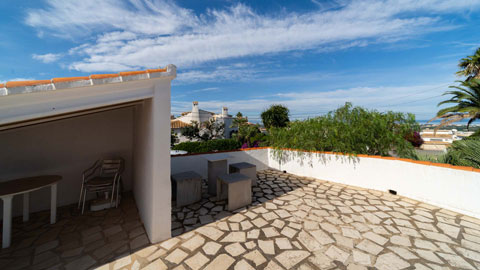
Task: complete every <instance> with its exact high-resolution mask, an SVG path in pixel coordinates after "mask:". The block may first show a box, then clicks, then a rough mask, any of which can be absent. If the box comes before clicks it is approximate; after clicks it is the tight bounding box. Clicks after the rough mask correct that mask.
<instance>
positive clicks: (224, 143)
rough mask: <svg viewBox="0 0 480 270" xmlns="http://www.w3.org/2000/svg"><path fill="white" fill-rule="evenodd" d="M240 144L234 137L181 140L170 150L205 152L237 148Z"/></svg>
mask: <svg viewBox="0 0 480 270" xmlns="http://www.w3.org/2000/svg"><path fill="white" fill-rule="evenodd" d="M241 146H242V145H241V143H240V142H238V141H237V140H234V139H219V140H210V141H204V142H182V143H179V144H177V145H175V146H174V147H173V148H172V150H184V151H187V152H188V153H206V152H213V151H228V150H237V149H239V148H240V147H241Z"/></svg>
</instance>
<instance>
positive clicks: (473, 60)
mask: <svg viewBox="0 0 480 270" xmlns="http://www.w3.org/2000/svg"><path fill="white" fill-rule="evenodd" d="M458 66H459V67H460V70H459V71H457V75H459V76H465V77H467V79H466V81H469V80H471V79H473V78H477V79H480V48H478V49H477V50H476V51H475V54H473V55H470V56H467V57H465V58H462V59H461V60H460V63H459V64H458Z"/></svg>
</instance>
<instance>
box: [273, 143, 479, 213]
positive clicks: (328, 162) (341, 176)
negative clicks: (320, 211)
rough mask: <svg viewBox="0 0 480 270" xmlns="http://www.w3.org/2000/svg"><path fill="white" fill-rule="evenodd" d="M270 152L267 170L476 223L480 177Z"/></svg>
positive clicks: (410, 164) (408, 164)
mask: <svg viewBox="0 0 480 270" xmlns="http://www.w3.org/2000/svg"><path fill="white" fill-rule="evenodd" d="M423 163H424V164H421V163H420V162H414V161H409V160H402V159H394V158H380V157H376V156H365V155H361V156H357V157H353V156H345V155H339V154H333V153H314V152H303V151H293V150H283V151H282V157H281V158H279V157H278V151H275V150H273V149H269V154H268V165H269V166H270V167H271V168H274V169H278V170H285V171H287V172H288V173H292V174H295V175H299V176H306V177H314V178H317V179H322V180H328V181H332V182H336V183H342V184H347V185H352V186H357V187H362V188H367V189H373V190H378V191H384V192H388V191H389V190H394V191H396V192H397V194H398V195H400V196H405V197H408V198H412V199H415V200H418V201H422V202H426V203H430V204H432V205H436V206H439V207H442V208H445V209H449V210H452V211H456V212H459V213H462V214H466V215H470V216H473V217H477V218H480V172H479V170H473V169H471V168H470V169H469V168H465V167H456V166H448V165H436V164H429V163H428V162H423Z"/></svg>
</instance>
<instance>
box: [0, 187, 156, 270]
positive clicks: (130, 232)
mask: <svg viewBox="0 0 480 270" xmlns="http://www.w3.org/2000/svg"><path fill="white" fill-rule="evenodd" d="M57 213H58V214H57V215H58V216H57V223H55V224H53V225H50V211H49V210H47V211H41V212H37V213H32V214H30V220H29V221H28V222H23V221H22V217H16V218H14V219H13V224H12V225H13V226H12V246H11V247H9V248H7V249H1V250H0V269H2V270H3V269H5V270H7V269H8V270H14V269H88V268H91V267H97V266H101V265H104V264H108V263H110V262H112V261H115V260H118V259H121V258H129V256H126V255H129V254H133V253H135V252H136V251H138V250H140V249H142V248H144V247H146V246H149V245H150V242H149V240H148V237H147V235H146V232H145V229H144V227H143V223H142V222H141V220H140V217H139V215H138V210H137V207H136V204H135V200H134V198H133V196H132V194H131V193H129V192H127V193H123V194H122V200H121V203H120V205H119V207H118V208H113V209H107V210H102V211H97V212H90V211H86V212H85V214H84V215H81V214H80V211H79V210H78V209H77V204H72V205H68V206H63V207H59V208H58V210H57ZM0 239H1V238H0Z"/></svg>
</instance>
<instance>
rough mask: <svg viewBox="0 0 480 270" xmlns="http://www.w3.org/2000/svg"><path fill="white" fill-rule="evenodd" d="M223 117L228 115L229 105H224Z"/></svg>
mask: <svg viewBox="0 0 480 270" xmlns="http://www.w3.org/2000/svg"><path fill="white" fill-rule="evenodd" d="M222 117H224V118H225V117H228V108H227V107H223V108H222Z"/></svg>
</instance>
